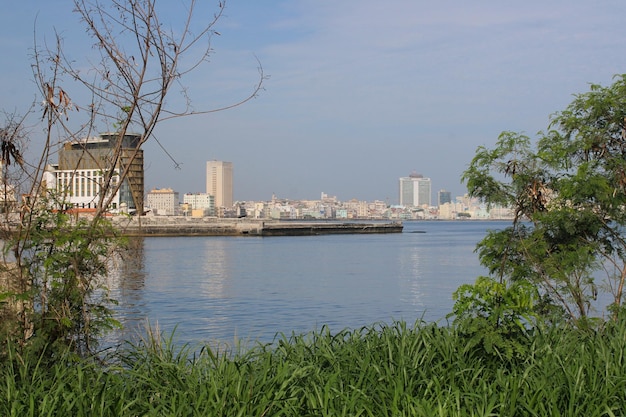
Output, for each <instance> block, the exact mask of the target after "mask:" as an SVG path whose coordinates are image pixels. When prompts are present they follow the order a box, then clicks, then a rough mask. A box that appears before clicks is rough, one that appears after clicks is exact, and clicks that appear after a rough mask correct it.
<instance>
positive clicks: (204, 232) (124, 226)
mask: <svg viewBox="0 0 626 417" xmlns="http://www.w3.org/2000/svg"><path fill="white" fill-rule="evenodd" d="M112 222H113V224H114V226H115V227H116V228H117V229H118V230H120V232H121V233H122V234H123V235H125V236H313V235H331V234H372V233H401V232H402V229H403V225H402V223H400V222H360V221H354V222H352V221H346V222H341V221H293V220H289V221H280V220H252V219H216V218H191V217H165V216H164V217H156V216H155V217H140V218H138V217H116V218H113V219H112Z"/></svg>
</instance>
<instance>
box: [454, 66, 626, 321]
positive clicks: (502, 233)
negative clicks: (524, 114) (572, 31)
mask: <svg viewBox="0 0 626 417" xmlns="http://www.w3.org/2000/svg"><path fill="white" fill-rule="evenodd" d="M462 178H463V181H464V182H466V184H467V187H468V191H469V194H470V195H471V196H472V197H479V198H480V199H482V200H483V201H484V202H486V203H487V204H489V205H503V206H508V207H512V208H513V210H514V213H515V216H514V221H513V222H512V225H511V226H510V227H508V228H506V229H504V230H497V231H490V232H489V233H488V235H487V236H486V237H485V238H484V239H483V240H482V241H481V242H480V243H479V245H478V247H477V252H478V254H479V258H480V261H481V263H482V264H483V265H484V266H485V267H487V268H488V270H489V272H490V276H491V277H493V278H492V279H494V281H495V282H496V283H497V284H498V285H506V286H515V285H518V284H519V283H522V282H528V283H531V284H532V285H533V286H534V287H535V288H536V289H537V290H538V297H539V298H538V302H537V303H536V304H535V307H534V309H535V312H536V313H537V314H539V315H540V316H542V317H544V318H546V319H550V320H556V319H558V318H559V317H565V318H567V319H568V320H570V321H572V322H574V323H576V324H578V325H588V324H589V323H590V322H589V320H590V319H591V318H592V317H593V316H594V310H593V304H594V301H596V299H597V297H598V294H599V293H602V294H606V295H608V296H609V297H610V299H611V305H610V307H609V311H610V313H611V314H612V316H613V317H614V318H617V316H618V315H619V314H621V311H622V310H623V303H624V283H625V281H626V239H625V238H626V236H625V234H624V232H625V230H626V229H625V227H626V210H625V208H626V75H620V76H617V77H616V78H615V79H614V83H613V84H612V85H610V86H608V87H603V86H600V85H595V84H594V85H591V88H590V91H588V92H586V93H583V94H579V95H576V96H575V98H574V100H573V101H572V103H571V104H570V105H569V106H568V107H567V108H566V109H565V110H563V111H561V112H558V113H556V114H554V115H553V116H552V117H551V123H550V125H549V127H548V129H547V131H546V132H540V133H538V137H537V139H536V141H534V142H533V141H532V140H531V139H530V138H529V137H528V136H526V135H523V134H519V133H514V132H503V133H502V134H501V135H500V137H499V139H498V141H497V143H496V146H495V147H494V148H493V149H487V148H485V147H479V148H478V150H477V152H476V155H475V157H474V158H473V160H472V162H471V164H470V165H469V167H468V168H467V170H466V171H465V172H464V174H463V177H462ZM477 285H478V284H477ZM482 295H483V296H484V297H483V301H485V302H487V304H490V305H489V307H488V308H489V309H490V311H491V313H492V314H495V315H499V314H500V310H499V305H500V304H499V303H500V300H501V298H496V299H494V298H489V297H490V296H491V291H490V290H485V291H482ZM494 300H495V301H497V302H495V301H494ZM455 311H456V312H457V313H458V314H460V315H461V316H463V313H464V312H468V310H467V309H463V306H462V305H459V304H457V306H456V307H455Z"/></svg>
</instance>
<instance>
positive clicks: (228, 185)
mask: <svg viewBox="0 0 626 417" xmlns="http://www.w3.org/2000/svg"><path fill="white" fill-rule="evenodd" d="M206 192H207V194H210V195H212V196H214V197H215V207H216V208H219V207H225V208H230V207H232V206H233V163H232V162H224V161H208V162H207V163H206Z"/></svg>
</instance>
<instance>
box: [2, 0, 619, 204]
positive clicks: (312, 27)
mask: <svg viewBox="0 0 626 417" xmlns="http://www.w3.org/2000/svg"><path fill="white" fill-rule="evenodd" d="M157 7H158V8H159V10H158V12H159V13H160V17H161V20H162V23H163V24H164V25H165V26H166V27H168V28H172V29H173V30H174V31H175V30H176V28H178V27H179V26H180V24H181V21H180V20H181V17H182V14H181V10H183V9H184V8H183V7H180V3H179V2H159V3H158V4H157ZM71 9H72V4H71V2H70V3H67V2H58V1H43V0H32V1H29V2H15V3H12V4H11V7H7V8H5V10H4V11H3V13H2V15H1V16H0V23H1V24H0V42H2V45H3V56H4V60H3V69H2V77H0V92H1V94H0V108H1V109H3V110H5V111H8V112H13V111H17V112H18V113H20V112H26V111H28V109H29V108H30V106H31V104H32V103H33V102H34V103H40V102H41V100H42V97H40V96H39V93H38V91H37V90H36V86H35V85H34V83H33V82H32V70H31V64H32V61H31V57H32V55H33V38H36V39H37V40H38V41H39V45H43V43H44V41H45V40H47V41H48V42H49V41H50V40H51V39H52V38H53V37H54V34H55V33H58V34H60V35H61V36H62V37H63V47H64V53H65V54H66V56H68V58H69V59H72V60H75V61H76V63H77V65H79V66H84V67H85V70H89V64H90V62H92V58H94V57H93V56H92V54H97V53H96V51H95V50H94V48H93V47H92V42H93V40H92V39H89V38H88V37H85V36H84V30H83V28H82V26H81V24H80V21H79V19H78V17H77V16H76V15H75V14H73V13H72V11H71ZM215 9H216V6H215V3H213V2H202V3H201V4H200V9H199V10H198V13H197V17H201V16H205V15H209V16H212V15H213V12H215ZM624 15H626V3H624V2H623V1H621V0H607V1H603V2H600V3H591V2H582V1H574V2H572V1H565V0H555V1H552V2H542V1H538V0H530V1H528V2H522V3H520V2H517V3H493V2H486V1H481V0H479V1H476V2H471V3H468V2H460V1H456V2H454V1H453V2H452V3H448V2H446V3H433V2H429V3H427V2H423V1H415V2H407V1H402V0H390V1H388V2H382V3H381V2H379V1H374V0H359V1H358V2H357V1H356V0H346V1H345V2H340V3H337V2H329V1H311V0H303V1H299V2H292V1H285V0H282V1H281V0H269V1H267V2H258V1H252V0H240V1H237V2H235V1H232V2H231V1H227V6H226V9H225V14H224V18H223V19H222V20H221V21H220V22H218V25H217V26H216V28H215V29H216V30H217V31H218V32H219V33H220V34H221V36H214V37H213V39H212V45H211V46H212V48H213V51H214V52H213V54H212V55H211V59H210V62H207V63H206V65H204V66H202V67H200V68H199V69H198V71H197V72H195V73H191V74H190V75H189V77H187V78H184V79H183V80H182V82H183V85H184V86H185V87H187V88H188V90H187V91H189V93H190V96H191V97H190V98H191V100H192V102H191V105H192V107H193V108H194V109H205V108H217V107H221V106H224V105H228V104H232V103H233V102H236V101H237V100H238V99H240V98H242V97H244V96H245V95H246V94H247V93H249V92H250V89H251V88H252V86H253V85H255V82H256V81H258V77H259V73H258V65H259V63H260V64H261V65H262V66H263V71H264V74H265V75H267V76H268V77H269V78H267V79H266V80H265V84H264V90H263V91H261V94H260V95H259V96H258V97H257V98H256V99H255V100H252V101H250V102H249V103H247V104H245V105H244V106H241V107H237V108H234V109H232V110H229V111H226V112H218V113H211V114H208V115H204V116H198V117H191V118H184V119H173V120H170V121H168V122H165V123H163V124H162V125H159V126H158V127H157V129H155V131H154V132H153V133H154V138H155V139H157V140H158V143H157V142H156V141H154V140H152V139H153V138H151V139H150V140H148V142H147V143H146V144H145V147H144V151H145V155H146V160H145V175H146V181H147V182H146V184H145V188H146V189H151V188H154V187H158V186H161V187H162V186H167V187H172V188H175V189H177V190H180V192H181V193H185V192H199V191H202V190H203V189H204V185H205V184H204V173H203V171H204V169H203V166H202V165H203V164H204V162H205V161H207V160H210V159H221V160H227V161H234V162H235V163H236V165H237V172H236V173H235V175H234V177H233V186H234V190H235V195H234V196H233V198H234V199H235V200H241V199H254V200H256V199H266V198H268V196H271V195H272V194H273V193H275V194H277V195H281V196H289V198H294V199H305V198H315V196H317V195H318V193H319V191H320V190H327V191H329V192H332V193H333V194H337V195H341V196H342V198H344V199H351V198H357V199H361V200H373V199H383V200H388V201H390V202H392V201H395V200H396V198H397V191H396V190H397V178H399V177H401V176H403V175H406V173H407V172H411V171H412V170H417V171H418V172H423V173H428V176H429V177H430V178H432V181H433V182H432V188H433V190H439V189H442V188H445V189H447V190H450V191H451V192H452V193H453V195H462V194H463V192H464V188H465V187H464V185H463V184H461V181H460V178H461V175H462V172H463V171H464V169H465V168H466V167H467V165H468V164H469V162H470V161H471V159H472V158H473V156H474V153H475V150H476V148H477V147H479V146H487V147H492V146H493V144H495V142H496V141H497V138H498V136H499V134H500V133H501V132H503V131H507V130H511V131H517V132H524V133H526V134H528V135H529V136H531V137H532V136H533V135H534V134H535V132H538V131H540V130H545V129H547V127H548V124H549V118H550V115H551V114H553V113H554V112H556V111H559V110H563V109H564V108H565V106H567V104H569V103H570V102H571V101H572V99H573V95H575V94H578V93H584V92H586V91H588V89H589V84H590V83H599V84H602V85H608V84H610V83H611V81H612V78H613V76H614V75H615V74H619V73H622V72H626V55H624V54H619V53H616V51H621V50H624V47H625V46H626V26H625V25H623V22H622V20H623V19H622V16H624ZM49 44H50V43H49ZM257 59H258V61H257ZM63 87H64V90H65V91H66V92H67V93H68V94H69V96H70V97H71V98H72V100H73V102H75V103H77V104H79V105H81V106H83V108H86V107H87V104H86V103H88V102H89V97H81V95H80V94H79V93H78V92H77V90H76V86H74V85H71V84H64V85H63ZM177 100H180V96H179V95H177V94H172V95H170V96H168V103H176V102H177ZM33 110H34V111H33V114H32V118H30V119H29V120H28V122H27V125H28V127H29V132H30V138H29V139H30V141H29V142H30V147H31V149H35V150H36V149H38V146H39V145H40V144H41V143H43V136H42V135H41V131H42V129H41V128H40V127H41V126H40V125H39V123H40V121H41V120H40V119H41V113H40V110H41V108H40V107H39V106H38V105H36V106H35V107H34V109H33ZM85 113H86V112H83V111H81V112H73V113H71V114H69V115H68V117H69V121H68V123H69V124H73V125H81V124H82V122H83V120H82V119H81V118H82V116H83V115H84V114H85ZM108 128H110V127H107V126H96V129H97V131H98V132H106V131H110V129H108ZM55 139H58V140H59V141H64V140H65V138H55ZM34 153H36V151H35V152H34ZM26 156H27V157H28V156H29V154H27V155H26Z"/></svg>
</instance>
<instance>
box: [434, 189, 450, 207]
mask: <svg viewBox="0 0 626 417" xmlns="http://www.w3.org/2000/svg"><path fill="white" fill-rule="evenodd" d="M446 203H452V193H451V192H450V191H446V190H440V191H439V193H438V194H437V205H438V206H443V205H444V204H446Z"/></svg>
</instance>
